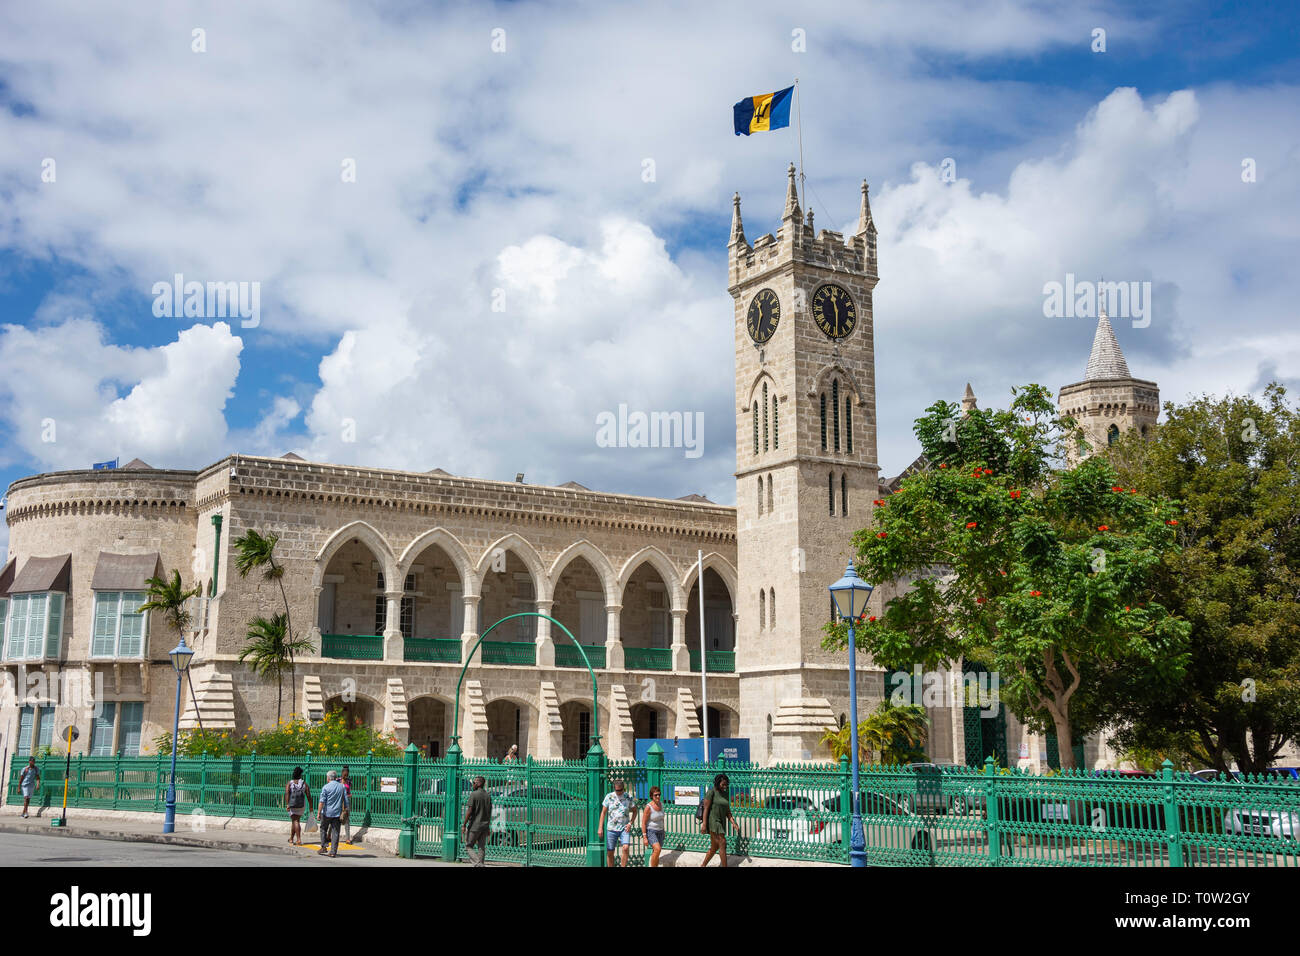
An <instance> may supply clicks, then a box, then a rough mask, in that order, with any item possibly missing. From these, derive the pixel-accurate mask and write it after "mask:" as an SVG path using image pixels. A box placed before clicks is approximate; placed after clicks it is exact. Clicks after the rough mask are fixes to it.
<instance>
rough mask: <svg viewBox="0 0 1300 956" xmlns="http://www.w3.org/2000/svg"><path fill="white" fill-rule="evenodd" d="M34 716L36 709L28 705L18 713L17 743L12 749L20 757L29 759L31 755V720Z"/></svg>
mask: <svg viewBox="0 0 1300 956" xmlns="http://www.w3.org/2000/svg"><path fill="white" fill-rule="evenodd" d="M35 716H36V708H35V707H33V706H32V705H31V704H28V705H27V706H26V707H24V708H23V709H22V710H21V711H19V713H18V742H17V745H16V746H15V747H14V753H16V754H18V755H19V756H22V757H30V756H31V753H32V720H33V718H34V717H35Z"/></svg>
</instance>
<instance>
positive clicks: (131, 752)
mask: <svg viewBox="0 0 1300 956" xmlns="http://www.w3.org/2000/svg"><path fill="white" fill-rule="evenodd" d="M119 706H120V708H121V711H122V733H121V735H120V736H119V739H118V751H117V752H118V753H119V754H120V755H122V756H123V757H138V756H140V729H141V727H142V726H143V724H144V702H143V701H139V700H131V701H124V702H123V703H122V704H120V705H119Z"/></svg>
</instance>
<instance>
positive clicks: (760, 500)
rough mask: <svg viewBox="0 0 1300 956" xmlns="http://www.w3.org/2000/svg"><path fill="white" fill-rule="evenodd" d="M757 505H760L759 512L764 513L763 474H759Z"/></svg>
mask: <svg viewBox="0 0 1300 956" xmlns="http://www.w3.org/2000/svg"><path fill="white" fill-rule="evenodd" d="M757 507H758V513H759V515H760V516H761V515H762V514H763V476H762V475H759V476H758V502H757Z"/></svg>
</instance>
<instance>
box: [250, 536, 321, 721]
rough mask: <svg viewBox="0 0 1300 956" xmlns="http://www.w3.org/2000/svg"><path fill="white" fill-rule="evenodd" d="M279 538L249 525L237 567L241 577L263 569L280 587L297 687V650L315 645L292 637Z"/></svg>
mask: <svg viewBox="0 0 1300 956" xmlns="http://www.w3.org/2000/svg"><path fill="white" fill-rule="evenodd" d="M279 540H280V538H279V535H276V534H266V535H262V534H259V533H258V532H257V530H256V529H254V528H249V529H248V530H247V531H246V532H244V533H243V534H242V535H240V536H239V537H238V538H236V539H235V541H234V545H235V570H236V571H238V572H239V576H240V577H241V578H246V577H248V575H249V574H250V573H251V572H253V571H261V572H262V578H263V580H266V581H274V582H275V583H276V584H277V585H278V586H279V588H280V598H281V599H282V600H283V601H284V615H283V617H284V629H285V644H286V646H287V647H289V648H290V650H289V684H290V686H292V687H295V688H296V687H297V685H298V671H297V663H296V659H295V653H296V652H297V651H303V652H305V653H310V652H311V651H312V650H313V646H312V644H311V643H310V642H308V641H305V640H302V641H300V640H295V639H294V638H293V617H292V615H291V612H290V608H289V595H288V593H287V592H286V591H285V589H284V565H282V564H277V563H276V560H275V546H276V543H277V542H278V541H279ZM257 620H262V619H261V618H257V619H256V620H255V621H254V622H252V623H253V624H256V621H257ZM249 633H250V634H251V633H252V632H251V631H250V632H249ZM277 710H278V705H277ZM277 719H278V718H277Z"/></svg>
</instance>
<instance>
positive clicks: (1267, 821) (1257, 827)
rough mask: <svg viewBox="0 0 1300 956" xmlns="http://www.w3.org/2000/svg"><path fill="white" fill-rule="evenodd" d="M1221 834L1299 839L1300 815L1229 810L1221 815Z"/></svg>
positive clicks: (1284, 812)
mask: <svg viewBox="0 0 1300 956" xmlns="http://www.w3.org/2000/svg"><path fill="white" fill-rule="evenodd" d="M1223 832H1224V833H1231V834H1232V835H1233V836H1263V837H1273V838H1275V839H1278V840H1295V839H1296V838H1297V837H1300V813H1290V812H1288V811H1286V810H1269V809H1258V808H1255V809H1248V810H1229V811H1228V812H1227V813H1225V814H1224V815H1223Z"/></svg>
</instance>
